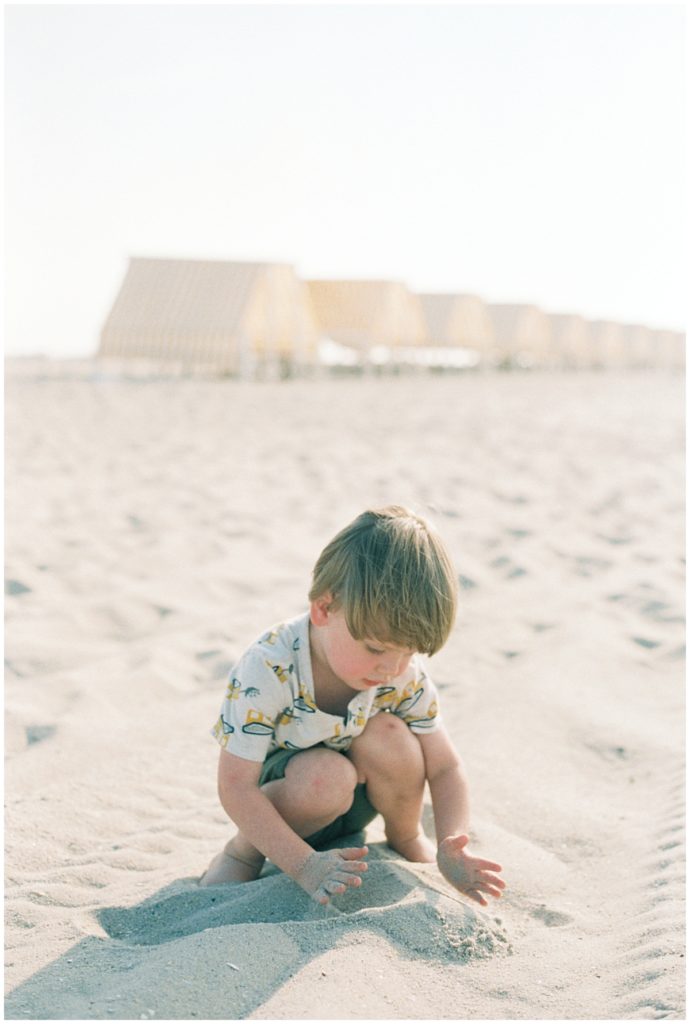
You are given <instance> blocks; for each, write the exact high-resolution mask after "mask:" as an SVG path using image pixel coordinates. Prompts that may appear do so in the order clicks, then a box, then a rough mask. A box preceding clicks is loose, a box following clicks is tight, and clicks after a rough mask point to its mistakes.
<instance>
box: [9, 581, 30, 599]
mask: <svg viewBox="0 0 690 1024" xmlns="http://www.w3.org/2000/svg"><path fill="white" fill-rule="evenodd" d="M5 593H6V594H7V596H8V597H19V595H20V594H30V593H31V587H27V586H26V584H25V583H22V582H21V580H5Z"/></svg>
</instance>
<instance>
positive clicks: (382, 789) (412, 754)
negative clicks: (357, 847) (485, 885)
mask: <svg viewBox="0 0 690 1024" xmlns="http://www.w3.org/2000/svg"><path fill="white" fill-rule="evenodd" d="M348 757H349V758H350V760H351V761H352V763H353V764H354V766H355V768H356V769H357V776H358V781H359V782H366V786H367V797H368V798H369V801H370V802H371V803H372V804H373V806H374V807H375V808H376V810H377V811H378V812H379V814H381V815H382V816H383V820H384V823H385V829H386V839H387V840H388V845H389V846H391V847H392V848H393V849H394V850H396V851H397V853H400V854H402V856H403V857H404V858H405V859H406V860H411V861H417V862H422V863H431V862H432V861H435V860H436V850H435V848H434V845H433V843H431V842H430V840H429V839H427V837H426V836H425V835H424V830H423V828H422V825H421V815H422V802H423V799H424V781H425V771H424V755H423V754H422V748H421V746H420V744H419V740H418V739H417V737H416V736H415V735H414V733H413V732H411V731H410V729H408V727H407V726H406V725H405V723H404V722H403V721H402V719H400V718H396V716H395V715H391V714H387V713H385V712H380V713H379V714H378V715H376V716H375V717H374V718H372V719H371V721H370V722H368V723H367V726H366V729H365V730H364V732H363V733H362V734H361V735H360V736H357V737H356V739H354V740H353V741H352V746H351V747H350V749H349V751H348Z"/></svg>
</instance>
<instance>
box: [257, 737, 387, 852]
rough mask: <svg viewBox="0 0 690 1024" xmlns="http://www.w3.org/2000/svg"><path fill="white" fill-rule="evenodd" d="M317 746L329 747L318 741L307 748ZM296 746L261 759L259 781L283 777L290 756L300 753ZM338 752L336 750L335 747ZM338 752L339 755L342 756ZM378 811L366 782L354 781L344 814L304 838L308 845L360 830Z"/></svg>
mask: <svg viewBox="0 0 690 1024" xmlns="http://www.w3.org/2000/svg"><path fill="white" fill-rule="evenodd" d="M318 747H324V750H329V749H330V748H329V747H325V746H324V745H323V744H322V743H319V744H317V746H316V747H309V749H310V750H316V749H318ZM299 753H301V751H299V750H284V749H282V748H281V749H279V750H274V751H273V753H272V754H269V755H268V757H267V758H266V760H265V761H264V763H263V766H262V768H261V775H260V776H259V785H260V786H263V784H264V782H273V781H274V779H283V778H285V768H286V766H287V763H288V761H289V760H290V758H291V757H294V756H295V754H299ZM335 753H337V751H335ZM344 756H345V755H344V754H341V757H344ZM377 814H378V811H377V810H376V808H375V807H372V805H371V804H370V803H369V800H368V799H367V794H366V786H365V785H364V783H357V785H356V786H355V795H354V799H353V801H352V805H351V807H350V809H349V811H347V812H346V813H345V814H341V815H340V817H339V818H336V819H335V821H332V822H331V823H330V825H325V826H324V827H323V828H320V829H319V830H318V832H314V834H313V835H311V836H307V837H306V839H305V842H307V843H309V845H310V846H314V847H316V846H324V845H325V844H326V843H330V842H332V841H333V840H334V839H339V838H340V837H341V836H349V835H351V834H352V833H353V832H361V831H362V830H363V829H364V828H365V827H366V826H367V825H368V824H369V822H370V821H373V820H374V818H375V817H376V815H377Z"/></svg>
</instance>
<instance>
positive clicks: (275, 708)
mask: <svg viewBox="0 0 690 1024" xmlns="http://www.w3.org/2000/svg"><path fill="white" fill-rule="evenodd" d="M380 711H390V712H391V713H392V714H394V715H397V716H398V717H399V718H402V720H403V721H404V722H405V723H406V724H407V725H408V726H409V727H410V729H411V730H412V732H416V733H427V732H433V731H434V730H435V729H437V728H438V726H439V724H440V721H441V719H440V716H439V712H438V695H437V692H436V687H435V686H434V684H433V683H432V681H431V679H430V678H429V676H428V675H427V673H426V671H425V670H424V668H423V666H422V659H421V657H420V655H418V654H415V655H414V656H413V657H412V658H411V660H410V663H409V665H408V667H407V668H406V670H405V671H404V672H403V673H402V674H401V675H400V676H399V677H398V678H397V679H393V680H392V681H391V682H390V684H388V685H386V686H378V687H376V688H375V689H374V688H372V689H371V690H365V691H353V696H352V700H351V701H350V703H349V704H348V707H347V713H346V715H345V717H342V716H341V715H331V714H328V713H327V712H325V711H321V710H320V708H318V707H317V706H316V700H315V698H314V679H313V676H312V670H311V653H310V647H309V614H308V613H307V614H304V615H300V616H298V617H297V618H294V619H291V620H290V621H289V622H285V623H282V624H280V625H278V626H274V628H273V629H271V630H270V631H269V632H268V633H264V635H263V636H261V637H260V638H259V639H258V640H256V641H255V642H254V643H253V644H252V645H251V646H250V647H249V648H248V649H247V650H246V651H245V653H244V654H243V655H242V657H241V658H240V660H239V661H238V662H237V664H236V665H235V666H234V667H233V669H232V670H231V672H230V680H229V683H228V689H227V693H226V695H225V700H224V701H223V705H222V708H221V712H220V717H219V718H218V721H217V722H216V724H215V726H214V727H213V730H212V732H213V735H214V736H215V737H216V739H217V740H218V742H219V743H220V745H221V746H222V747H224V748H225V749H226V750H228V751H230V753H231V754H236V755H237V756H238V757H243V758H245V759H246V760H248V761H261V762H263V761H264V760H265V759H266V757H267V756H268V754H271V753H272V752H273V751H274V750H278V749H281V748H282V749H287V750H306V749H308V748H309V747H313V746H315V745H316V744H317V743H324V744H325V745H326V746H327V747H331V748H332V749H333V750H347V748H348V747H349V746H350V744H351V742H352V740H353V739H354V737H355V736H359V734H360V733H361V732H363V731H364V727H365V725H366V724H367V722H368V721H369V719H370V718H373V716H374V715H377V714H378V713H379V712H380Z"/></svg>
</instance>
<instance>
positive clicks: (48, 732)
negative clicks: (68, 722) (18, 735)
mask: <svg viewBox="0 0 690 1024" xmlns="http://www.w3.org/2000/svg"><path fill="white" fill-rule="evenodd" d="M55 731H56V729H55V726H54V725H27V726H26V728H25V732H26V742H27V743H28V745H29V746H31V745H32V744H33V743H42V742H43V741H44V740H49V739H50V738H51V736H54V735H55Z"/></svg>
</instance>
